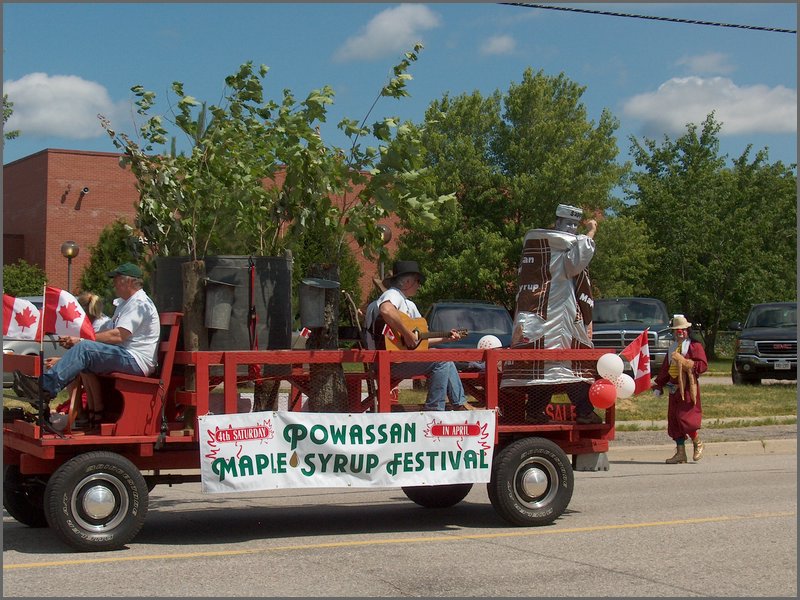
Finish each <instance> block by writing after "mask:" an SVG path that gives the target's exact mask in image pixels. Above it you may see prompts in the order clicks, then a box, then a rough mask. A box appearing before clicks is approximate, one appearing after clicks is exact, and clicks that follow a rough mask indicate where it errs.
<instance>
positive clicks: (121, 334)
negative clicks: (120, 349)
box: [58, 327, 131, 349]
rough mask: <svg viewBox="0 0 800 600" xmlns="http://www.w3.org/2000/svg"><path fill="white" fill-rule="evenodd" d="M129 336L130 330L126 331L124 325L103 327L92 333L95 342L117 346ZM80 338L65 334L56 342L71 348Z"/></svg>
mask: <svg viewBox="0 0 800 600" xmlns="http://www.w3.org/2000/svg"><path fill="white" fill-rule="evenodd" d="M129 337H131V332H130V331H128V330H127V329H125V328H124V327H115V328H114V329H103V330H102V331H98V332H97V333H95V335H94V340H95V341H96V342H102V343H103V344H112V345H114V346H119V345H120V344H121V343H122V342H124V341H125V340H127V339H128V338H129ZM81 339H82V338H80V337H77V336H74V335H65V336H62V337H60V338H59V339H58V343H59V345H61V346H63V347H64V348H67V349H69V348H72V347H73V346H74V345H75V344H77V343H78V342H80V341H81Z"/></svg>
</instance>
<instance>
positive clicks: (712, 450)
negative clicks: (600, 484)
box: [608, 437, 797, 463]
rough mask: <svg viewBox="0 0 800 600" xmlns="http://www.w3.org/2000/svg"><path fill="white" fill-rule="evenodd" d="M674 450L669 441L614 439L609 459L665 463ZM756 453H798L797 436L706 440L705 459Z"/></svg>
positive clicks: (688, 444) (688, 446)
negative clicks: (642, 443)
mask: <svg viewBox="0 0 800 600" xmlns="http://www.w3.org/2000/svg"><path fill="white" fill-rule="evenodd" d="M691 447H692V446H691V444H690V443H688V442H687V448H689V449H691ZM674 450H675V444H669V443H667V444H659V445H654V446H616V445H615V444H614V442H613V441H612V442H610V447H609V450H608V460H609V461H611V462H613V461H617V462H623V461H635V462H659V463H663V462H664V461H665V460H666V459H667V458H669V457H670V456H671V455H672V453H673V452H674ZM755 454H797V438H796V437H795V438H784V439H772V440H749V441H737V442H706V444H705V452H704V454H703V459H704V460H705V459H708V458H713V457H715V456H752V455H755ZM690 462H691V461H690Z"/></svg>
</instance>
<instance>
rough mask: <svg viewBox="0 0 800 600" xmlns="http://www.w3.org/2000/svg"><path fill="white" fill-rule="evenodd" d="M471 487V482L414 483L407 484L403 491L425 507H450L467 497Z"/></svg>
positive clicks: (410, 498)
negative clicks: (445, 483)
mask: <svg viewBox="0 0 800 600" xmlns="http://www.w3.org/2000/svg"><path fill="white" fill-rule="evenodd" d="M471 489H472V484H471V483H451V484H448V485H413V486H405V487H404V488H403V493H404V494H405V495H406V497H407V498H408V499H409V500H411V501H412V502H415V503H417V504H419V505H420V506H424V507H425V508H449V507H451V506H455V505H456V504H458V503H459V502H461V501H462V500H463V499H464V498H466V497H467V494H469V491H470V490H471Z"/></svg>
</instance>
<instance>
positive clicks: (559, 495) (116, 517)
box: [3, 313, 614, 551]
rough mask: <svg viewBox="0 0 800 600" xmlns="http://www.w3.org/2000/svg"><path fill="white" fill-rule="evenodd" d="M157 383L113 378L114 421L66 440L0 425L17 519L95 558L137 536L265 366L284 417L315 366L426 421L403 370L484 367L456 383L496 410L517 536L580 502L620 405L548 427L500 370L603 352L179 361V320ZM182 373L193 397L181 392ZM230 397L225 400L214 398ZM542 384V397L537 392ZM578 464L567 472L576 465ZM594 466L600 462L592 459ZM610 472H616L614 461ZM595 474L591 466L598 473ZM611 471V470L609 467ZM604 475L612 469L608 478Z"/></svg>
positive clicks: (493, 486)
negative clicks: (411, 401)
mask: <svg viewBox="0 0 800 600" xmlns="http://www.w3.org/2000/svg"><path fill="white" fill-rule="evenodd" d="M161 317H162V325H163V326H165V327H166V329H167V332H166V335H164V336H162V339H163V340H165V341H162V343H161V348H160V350H161V353H160V360H159V364H161V365H162V372H161V373H160V375H159V376H157V377H150V378H145V377H132V376H127V375H122V374H112V375H109V376H104V377H101V380H102V389H103V400H104V406H105V408H106V413H107V419H106V421H105V422H103V423H101V424H100V426H99V428H97V429H96V430H92V431H78V430H75V429H74V428H72V427H69V426H68V427H67V429H65V431H63V432H61V433H54V432H51V431H48V429H47V428H45V427H43V426H41V425H40V424H37V423H32V422H29V421H26V420H20V419H17V420H14V421H13V422H9V423H4V424H3V462H4V481H3V504H4V507H5V508H6V510H7V511H8V512H9V514H11V516H13V517H14V518H15V519H17V520H18V521H20V522H22V523H24V524H26V525H29V526H32V527H45V526H50V527H52V528H53V529H55V530H56V532H57V533H58V534H59V536H60V537H61V538H62V539H63V540H64V541H65V542H66V543H67V544H69V545H70V546H72V547H74V548H76V549H78V550H88V551H98V550H110V549H115V548H120V547H122V546H124V545H125V544H127V543H128V542H130V541H131V540H132V539H133V538H134V537H135V536H136V534H137V533H138V531H139V530H140V528H141V526H142V524H143V522H144V518H145V515H146V512H147V506H148V493H149V491H151V490H152V489H153V487H154V486H155V485H158V484H164V483H167V484H170V485H171V484H177V483H182V482H197V481H200V475H199V474H198V469H199V468H200V452H199V439H198V436H199V431H200V429H199V428H198V427H196V426H193V425H194V423H193V422H185V420H184V419H187V420H189V419H191V420H194V418H195V415H205V414H208V413H209V409H210V406H211V405H212V403H215V406H214V408H215V410H216V412H217V414H219V413H220V409H221V411H222V413H224V414H232V413H236V412H238V411H239V406H238V405H239V386H240V385H241V384H243V383H244V382H251V381H252V378H251V376H250V375H249V374H248V372H249V368H250V367H251V366H253V365H254V366H258V367H263V366H268V367H269V369H268V372H269V375H267V376H265V377H263V378H265V379H271V380H279V381H280V382H281V388H282V389H284V390H288V391H285V392H284V394H285V396H284V403H285V407H284V408H285V409H286V410H290V411H300V410H304V408H305V407H304V402H303V400H304V399H307V398H308V397H309V395H310V394H313V389H312V388H313V386H312V380H311V374H310V371H311V366H312V365H314V366H317V367H318V366H319V365H323V364H328V365H337V366H342V367H344V365H350V367H349V368H347V369H344V377H345V382H346V387H347V399H348V405H349V406H348V409H349V412H353V413H387V412H397V411H409V410H414V411H416V410H421V405H407V404H403V403H400V402H399V401H398V398H397V393H396V388H397V385H398V383H399V382H397V381H393V380H392V378H391V375H390V368H391V365H392V364H395V363H399V362H426V361H446V360H453V361H457V362H468V361H485V365H486V369H485V371H484V372H461V373H460V377H461V379H462V382H463V383H464V387H465V390H466V392H467V394H468V395H469V396H471V397H472V399H473V400H472V402H473V405H474V406H475V407H477V408H480V409H487V410H492V411H495V414H496V416H497V417H496V418H497V422H496V434H495V440H494V444H495V445H494V461H493V464H492V480H491V482H490V483H488V484H487V489H488V494H489V498H490V500H491V502H492V505H493V507H494V508H495V510H496V511H497V512H498V513H499V515H500V516H501V517H503V518H504V519H505V520H506V521H508V522H510V523H512V524H515V525H520V526H531V525H544V524H548V523H551V522H553V521H554V520H555V519H557V518H558V517H559V516H560V515H561V514H562V513H563V512H564V510H565V509H566V508H567V505H568V504H569V501H570V499H571V497H572V491H573V485H574V476H573V465H574V464H575V463H576V462H578V461H579V460H580V458H582V457H583V458H587V457H588V458H589V459H590V460H589V461H588V462H587V463H586V464H588V465H590V466H591V465H593V464H594V465H595V468H596V465H597V464H602V463H597V462H594V463H593V462H592V460H595V459H596V458H597V457H603V458H604V454H603V453H605V452H607V451H608V444H609V440H612V439H613V438H614V408H613V407H611V408H609V409H607V410H606V411H605V418H604V421H603V423H601V424H592V425H579V424H577V423H576V422H575V420H574V410H572V408H571V406H570V405H569V404H553V405H551V407H550V410H551V414H552V415H553V416H554V417H556V418H554V419H553V420H551V422H549V423H547V424H541V425H534V424H528V423H526V422H525V420H524V408H525V404H524V403H525V397H524V396H525V395H526V394H527V391H525V393H520V392H519V389H518V388H516V393H515V389H508V388H503V387H501V386H500V380H501V366H502V363H503V362H504V361H508V360H526V361H527V360H531V361H544V360H547V361H553V360H561V361H578V360H579V361H596V360H597V359H598V358H599V357H600V356H601V355H602V354H604V353H606V351H605V350H510V349H491V350H449V349H448V350H425V351H397V352H389V351H385V350H381V351H375V350H358V349H353V350H269V351H258V350H253V351H241V350H235V351H207V352H182V351H177V349H176V348H177V344H178V329H179V325H180V314H179V313H165V314H162V316H161ZM3 368H4V371H13V370H15V369H20V370H22V371H23V372H26V373H28V374H32V375H38V357H31V356H14V357H8V356H7V357H6V358H5V360H4V366H3ZM187 368H191V369H192V370H193V372H194V381H195V383H194V390H187V389H185V387H184V385H185V384H184V381H185V376H184V373H185V372H186V369H187ZM220 383H221V384H222V385H223V386H224V393H223V399H222V401H221V402H220V401H219V397H218V396H217V397H212V391H213V390H214V389H215V388H216V387H217V386H218V385H219V384H220ZM534 387H535V386H534ZM568 454H571V455H572V456H573V460H572V462H570V460H569V458H568V457H567V455H568ZM592 457H594V458H592ZM606 464H607V463H606ZM590 468H591V467H590ZM601 468H602V466H601ZM606 468H607V467H606ZM471 487H472V484H448V485H440V486H420V487H404V488H403V491H404V492H405V493H406V495H407V496H408V497H409V499H411V500H412V501H414V502H416V503H417V504H420V505H422V506H425V507H446V506H452V505H454V504H456V503H458V502H459V501H461V500H462V499H463V498H464V497H465V496H466V495H467V493H469V490H470V489H471Z"/></svg>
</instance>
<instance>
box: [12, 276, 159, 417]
mask: <svg viewBox="0 0 800 600" xmlns="http://www.w3.org/2000/svg"><path fill="white" fill-rule="evenodd" d="M108 276H109V277H113V279H114V292H115V293H116V294H117V296H119V297H118V298H117V300H115V301H114V304H115V305H116V309H115V310H114V316H113V317H112V318H111V324H110V325H109V326H107V328H106V329H103V330H102V331H99V332H97V334H96V335H95V341H92V340H86V339H83V338H80V337H74V336H65V337H62V338H61V340H60V343H61V344H62V345H63V346H64V347H65V348H67V351H66V352H65V353H64V356H62V357H61V359H60V360H59V361H57V362H56V363H55V364H54V365H53V366H52V367H51V368H50V369H48V370H47V371H46V372H45V373H44V374H43V375H42V379H41V382H42V383H41V386H42V398H43V400H44V401H45V402H46V403H49V401H50V399H52V398H54V397H55V396H56V395H57V394H58V392H60V391H61V390H62V389H64V388H65V387H66V386H67V385H68V384H69V383H70V382H71V381H72V380H73V379H75V377H77V376H78V374H79V373H80V372H81V371H88V372H90V373H97V374H103V373H111V372H120V373H128V374H130V375H145V376H146V375H150V374H151V373H153V372H154V371H155V369H156V360H157V352H158V338H159V336H160V334H161V326H160V321H159V317H158V311H157V310H156V306H155V304H153V301H152V300H151V299H150V298H149V297H148V296H147V294H145V292H144V290H143V289H142V270H141V269H140V268H139V267H137V266H136V265H134V264H132V263H124V264H122V265H120V266H118V267H117V268H116V269H114V270H113V271H111V272H110V273H108ZM16 375H17V377H18V380H19V382H20V384H21V386H22V388H23V389H24V390H25V392H26V394H27V395H28V396H29V397H30V398H31V399H32V400H34V399H36V400H37V402H38V398H39V385H38V381H37V378H36V377H31V376H29V375H24V374H22V373H19V372H17V373H16ZM37 406H38V405H37Z"/></svg>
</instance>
